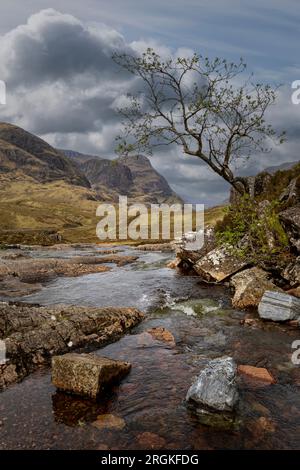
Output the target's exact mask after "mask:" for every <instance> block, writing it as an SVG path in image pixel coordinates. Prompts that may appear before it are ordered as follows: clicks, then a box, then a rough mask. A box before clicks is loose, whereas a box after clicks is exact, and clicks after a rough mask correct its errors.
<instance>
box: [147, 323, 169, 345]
mask: <svg viewBox="0 0 300 470" xmlns="http://www.w3.org/2000/svg"><path fill="white" fill-rule="evenodd" d="M147 333H149V334H150V335H151V336H152V337H153V338H155V339H157V340H158V341H164V342H165V343H169V344H170V345H173V346H174V345H175V338H174V336H173V335H172V333H171V332H170V331H168V330H167V329H166V328H163V327H162V326H158V327H156V328H151V329H150V330H147Z"/></svg>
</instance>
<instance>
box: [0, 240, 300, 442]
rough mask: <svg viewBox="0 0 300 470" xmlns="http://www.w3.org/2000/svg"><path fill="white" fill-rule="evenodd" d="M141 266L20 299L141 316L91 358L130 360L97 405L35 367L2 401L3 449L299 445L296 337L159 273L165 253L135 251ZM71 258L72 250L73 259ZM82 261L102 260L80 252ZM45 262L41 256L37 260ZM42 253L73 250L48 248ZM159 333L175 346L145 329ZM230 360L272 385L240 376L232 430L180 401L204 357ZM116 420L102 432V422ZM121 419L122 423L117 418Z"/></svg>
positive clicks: (61, 282) (212, 293)
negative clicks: (133, 311)
mask: <svg viewBox="0 0 300 470" xmlns="http://www.w3.org/2000/svg"><path fill="white" fill-rule="evenodd" d="M122 250H123V252H124V254H135V255H136V254H138V255H139V259H138V260H137V261H136V262H135V263H133V264H131V265H127V266H124V267H114V268H113V269H112V270H111V271H109V272H104V273H97V274H91V275H86V276H82V277H79V278H60V279H57V280H55V281H52V282H50V283H48V284H47V285H46V286H45V287H44V288H43V289H42V290H41V291H40V292H38V293H36V294H34V295H32V296H30V297H25V298H23V300H25V301H27V302H34V303H37V302H38V303H40V304H44V305H50V304H59V303H65V304H76V305H88V306H107V305H112V306H134V307H137V308H139V309H141V310H143V311H144V312H145V313H146V319H145V320H144V321H143V322H142V323H141V324H140V325H139V326H137V327H136V328H135V329H134V330H132V332H131V333H130V334H128V335H126V336H124V337H123V338H122V339H121V340H120V341H118V342H116V343H113V344H110V345H108V346H106V347H104V348H102V349H100V350H98V351H96V354H99V355H104V356H107V357H111V358H115V359H120V360H127V361H130V362H131V363H132V370H131V372H130V374H129V375H128V376H127V377H126V378H125V379H124V380H123V381H122V382H121V383H120V384H119V385H117V386H115V387H114V388H113V389H112V390H110V392H109V393H108V392H107V393H106V395H103V396H101V397H99V400H98V401H97V402H95V401H92V400H87V399H82V398H80V397H75V396H71V395H68V394H65V393H63V392H57V391H56V390H55V388H54V387H53V386H52V385H51V378H50V371H49V369H46V368H45V369H41V370H39V371H37V372H35V373H34V374H32V375H31V376H29V377H28V378H26V379H25V380H24V381H23V382H21V383H19V384H16V385H14V386H12V387H10V388H8V389H7V390H6V391H4V392H3V393H2V394H1V395H0V447H1V448H2V449H24V448H26V449H34V448H42V449H48V448H49V449H138V448H144V449H147V448H148V449H149V448H167V449H297V448H299V446H300V429H299V426H300V394H299V386H300V366H295V365H293V364H292V362H291V353H292V349H291V344H292V342H293V341H294V340H295V339H300V334H299V333H298V332H297V330H295V329H293V328H290V327H287V326H281V325H276V324H270V323H262V322H260V323H259V325H258V326H255V325H254V326H246V325H242V324H241V320H242V319H243V318H244V317H245V313H244V312H241V311H237V310H233V309H232V308H231V307H230V299H229V296H228V293H227V292H226V291H225V289H224V288H222V287H220V286H203V285H201V284H200V283H199V278H197V277H195V276H188V275H186V276H184V275H182V274H180V273H178V272H176V271H174V270H171V269H168V268H166V267H165V266H166V263H167V261H168V259H169V258H170V255H169V254H166V253H144V252H136V251H133V250H132V249H130V248H125V249H124V248H123V249H122ZM72 254H73V255H74V253H72ZM79 254H80V255H84V254H87V255H91V254H96V255H97V256H100V255H101V252H99V250H97V252H95V250H91V249H86V250H84V251H83V252H79ZM34 256H41V257H45V251H41V252H38V251H36V252H35V253H34ZM47 256H51V257H53V256H59V257H68V256H71V255H70V252H59V251H53V250H49V251H47ZM157 326H162V327H165V328H166V329H168V330H169V331H170V332H171V333H172V334H173V335H174V338H175V342H176V344H175V345H174V344H168V343H165V342H162V341H158V340H155V339H154V338H153V337H152V336H151V335H150V334H149V333H147V330H149V329H150V328H153V327H157ZM222 355H231V356H233V357H234V358H235V359H236V361H237V362H238V363H239V364H251V365H256V366H260V367H267V368H268V370H270V371H271V372H272V373H273V374H274V375H275V376H276V378H277V383H276V384H274V385H269V386H263V387H262V386H257V384H256V385H255V386H254V384H253V383H251V382H249V381H248V382H246V381H244V380H242V379H241V378H240V380H239V389H240V402H239V403H240V404H239V407H238V410H237V413H236V425H235V426H234V427H230V428H228V429H224V428H216V427H212V426H207V425H205V424H203V422H202V421H200V420H199V417H197V415H196V414H195V413H194V411H193V410H192V409H189V408H188V407H187V406H186V403H185V401H184V398H185V395H186V392H187V389H188V388H189V385H190V384H191V382H192V380H193V377H194V376H195V375H197V374H198V373H199V371H200V370H201V369H202V368H203V367H204V366H205V364H206V363H207V361H208V360H209V359H211V358H215V357H220V356H222ZM103 414H111V415H114V416H115V417H118V418H121V421H120V420H119V421H118V422H119V427H118V428H117V429H116V428H114V429H109V428H106V429H99V427H96V425H95V422H96V420H97V417H98V416H99V415H103ZM122 420H123V421H122Z"/></svg>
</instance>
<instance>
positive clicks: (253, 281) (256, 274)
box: [230, 267, 281, 308]
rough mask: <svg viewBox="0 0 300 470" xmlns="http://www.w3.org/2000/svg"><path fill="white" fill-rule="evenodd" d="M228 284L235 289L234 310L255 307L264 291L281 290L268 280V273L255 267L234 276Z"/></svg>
mask: <svg viewBox="0 0 300 470" xmlns="http://www.w3.org/2000/svg"><path fill="white" fill-rule="evenodd" d="M230 284H231V286H233V287H234V288H235V293H234V297H233V299H232V305H233V307H235V308H246V307H257V305H258V304H259V302H260V301H261V299H262V296H263V295H264V293H265V291H266V290H268V291H270V290H277V291H280V290H281V289H279V288H278V287H276V285H275V284H273V282H272V281H271V280H269V274H268V273H266V272H265V271H263V270H262V269H260V268H256V267H254V268H250V269H246V270H245V271H242V272H240V273H237V274H235V275H234V276H233V277H232V278H231V280H230Z"/></svg>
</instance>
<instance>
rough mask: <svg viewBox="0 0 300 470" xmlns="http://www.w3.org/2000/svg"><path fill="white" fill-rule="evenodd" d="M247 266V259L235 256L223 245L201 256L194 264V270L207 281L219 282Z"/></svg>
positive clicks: (230, 249) (229, 248)
mask: <svg viewBox="0 0 300 470" xmlns="http://www.w3.org/2000/svg"><path fill="white" fill-rule="evenodd" d="M246 266H247V261H245V260H242V259H241V258H240V257H238V256H236V255H235V254H234V253H233V251H232V248H231V247H229V246H224V247H221V248H215V249H214V250H212V251H210V252H209V253H207V254H206V255H205V256H203V257H202V258H201V259H200V260H199V261H197V263H196V264H195V265H194V270H195V271H196V272H197V274H199V276H201V277H202V279H204V280H205V281H208V282H221V281H224V280H225V279H227V278H229V277H230V276H232V275H233V274H235V273H237V272H238V271H240V270H241V269H243V268H244V267H246Z"/></svg>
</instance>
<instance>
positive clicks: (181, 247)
mask: <svg viewBox="0 0 300 470" xmlns="http://www.w3.org/2000/svg"><path fill="white" fill-rule="evenodd" d="M193 237H194V238H195V234H194V233H193ZM192 241H193V240H192ZM189 243H190V239H189V238H188V237H187V236H183V237H182V239H180V240H179V241H178V243H177V244H176V256H177V257H178V258H179V259H180V260H181V262H185V263H187V264H189V265H194V264H195V263H196V262H197V261H198V260H199V259H200V258H201V257H203V256H204V255H206V254H207V253H209V252H210V251H212V250H213V249H214V248H215V247H216V237H215V231H214V228H213V227H206V228H205V229H204V244H203V247H202V248H200V249H199V250H191V249H190V247H189Z"/></svg>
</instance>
